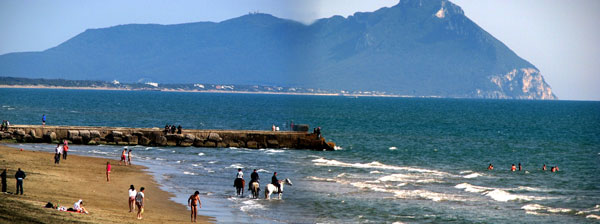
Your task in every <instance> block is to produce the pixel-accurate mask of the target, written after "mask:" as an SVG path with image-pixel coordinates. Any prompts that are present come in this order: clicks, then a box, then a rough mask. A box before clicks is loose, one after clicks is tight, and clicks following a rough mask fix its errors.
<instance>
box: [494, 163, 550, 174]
mask: <svg viewBox="0 0 600 224" xmlns="http://www.w3.org/2000/svg"><path fill="white" fill-rule="evenodd" d="M487 169H488V170H493V169H494V165H492V164H491V163H490V165H489V166H488V168H487ZM518 169H519V171H521V170H522V169H523V167H522V166H521V163H519V167H518ZM546 170H547V169H546V164H544V165H543V166H542V171H546ZM510 171H513V172H514V171H517V166H515V164H514V163H513V164H512V166H510ZM550 172H553V173H554V172H558V166H553V167H551V168H550Z"/></svg>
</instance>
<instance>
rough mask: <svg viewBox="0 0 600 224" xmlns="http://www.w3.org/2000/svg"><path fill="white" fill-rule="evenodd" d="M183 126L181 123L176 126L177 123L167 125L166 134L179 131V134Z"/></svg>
mask: <svg viewBox="0 0 600 224" xmlns="http://www.w3.org/2000/svg"><path fill="white" fill-rule="evenodd" d="M182 130H183V128H182V127H181V125H179V126H177V127H175V125H168V124H167V125H165V130H164V131H163V132H164V133H165V134H175V132H177V134H181V132H182Z"/></svg>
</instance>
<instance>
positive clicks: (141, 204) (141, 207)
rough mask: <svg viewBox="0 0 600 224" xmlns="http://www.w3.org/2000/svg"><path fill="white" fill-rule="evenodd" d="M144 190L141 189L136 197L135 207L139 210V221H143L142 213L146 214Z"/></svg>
mask: <svg viewBox="0 0 600 224" xmlns="http://www.w3.org/2000/svg"><path fill="white" fill-rule="evenodd" d="M144 189H145V188H144V187H142V188H140V191H139V192H138V193H137V195H135V205H137V208H138V213H137V219H142V213H144V197H145V195H144Z"/></svg>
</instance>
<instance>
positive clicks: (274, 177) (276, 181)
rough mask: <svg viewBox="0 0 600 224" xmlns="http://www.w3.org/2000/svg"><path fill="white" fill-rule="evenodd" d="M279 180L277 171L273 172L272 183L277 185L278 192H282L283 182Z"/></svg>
mask: <svg viewBox="0 0 600 224" xmlns="http://www.w3.org/2000/svg"><path fill="white" fill-rule="evenodd" d="M279 182H280V181H279V180H278V179H277V172H275V173H273V177H271V184H273V185H275V187H277V193H281V184H280V183H279Z"/></svg>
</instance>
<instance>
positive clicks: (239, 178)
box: [235, 168, 244, 183]
mask: <svg viewBox="0 0 600 224" xmlns="http://www.w3.org/2000/svg"><path fill="white" fill-rule="evenodd" d="M243 179H244V172H242V169H241V168H238V172H237V175H236V178H235V181H236V183H241V182H242V180H243ZM237 181H239V182H237Z"/></svg>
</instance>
